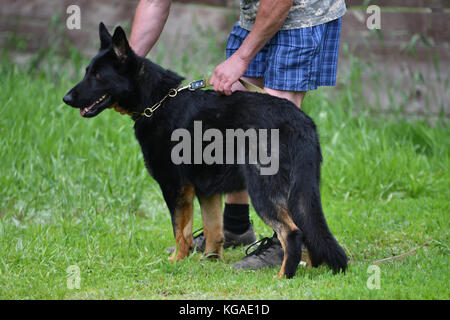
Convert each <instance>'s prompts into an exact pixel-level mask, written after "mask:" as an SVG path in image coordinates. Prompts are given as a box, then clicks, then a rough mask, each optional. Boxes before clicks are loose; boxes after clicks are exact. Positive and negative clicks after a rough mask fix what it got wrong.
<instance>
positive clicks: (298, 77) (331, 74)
mask: <svg viewBox="0 0 450 320" xmlns="http://www.w3.org/2000/svg"><path fill="white" fill-rule="evenodd" d="M340 32H341V18H338V19H336V20H333V21H330V22H327V23H324V24H321V25H318V26H313V27H309V28H300V29H292V30H280V31H278V33H276V34H275V35H274V36H273V37H272V39H270V40H269V41H268V42H267V44H266V45H265V46H264V48H262V49H261V51H260V52H259V53H258V54H257V55H256V56H255V58H253V60H252V61H251V63H250V65H249V67H248V69H247V71H246V73H245V74H244V76H246V77H257V78H264V86H265V87H267V88H271V89H276V90H286V91H308V90H314V89H317V87H318V86H334V85H336V71H337V62H338V52H339V37H340ZM248 34H249V31H247V30H245V29H243V28H241V27H240V26H239V22H237V23H236V24H235V25H234V28H233V31H232V32H231V34H230V36H229V37H228V41H227V49H226V54H227V58H228V57H229V56H231V55H232V54H233V53H234V52H235V51H236V50H237V49H238V48H239V47H240V46H241V44H242V42H243V41H244V39H245V37H246V36H247V35H248Z"/></svg>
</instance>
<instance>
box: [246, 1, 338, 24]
mask: <svg viewBox="0 0 450 320" xmlns="http://www.w3.org/2000/svg"><path fill="white" fill-rule="evenodd" d="M240 1H241V3H240V7H241V14H240V18H239V24H240V26H241V27H242V28H244V29H246V30H251V28H252V26H253V23H254V22H255V18H256V13H257V11H258V7H259V0H240ZM274 1H276V0H274ZM345 11H346V7H345V2H344V0H294V3H293V4H292V7H291V10H290V11H289V14H288V16H287V18H286V20H285V21H284V24H283V26H282V27H281V30H289V29H298V28H306V27H312V26H316V25H319V24H323V23H326V22H329V21H332V20H335V19H337V18H339V17H342V16H343V15H344V13H345Z"/></svg>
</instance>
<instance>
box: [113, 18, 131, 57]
mask: <svg viewBox="0 0 450 320" xmlns="http://www.w3.org/2000/svg"><path fill="white" fill-rule="evenodd" d="M112 47H113V50H114V53H115V54H116V56H117V58H118V59H119V60H121V61H122V60H125V59H126V58H127V56H128V54H129V53H130V51H131V49H130V45H129V44H128V40H127V36H126V35H125V31H123V29H122V27H120V26H118V27H117V28H116V29H115V30H114V34H113V36H112Z"/></svg>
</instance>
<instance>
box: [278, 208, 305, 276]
mask: <svg viewBox="0 0 450 320" xmlns="http://www.w3.org/2000/svg"><path fill="white" fill-rule="evenodd" d="M277 217H278V221H277V223H275V224H274V225H273V226H272V227H273V229H274V230H275V232H276V233H277V236H278V240H280V243H281V247H282V248H283V252H284V257H283V263H282V264H281V268H280V271H279V273H278V277H279V278H282V277H283V276H284V275H285V267H286V260H287V258H288V257H287V251H286V248H287V237H288V235H289V234H290V233H291V232H292V231H295V230H299V228H298V227H297V225H296V224H295V223H294V221H293V220H292V217H291V215H290V214H289V211H288V210H287V209H286V208H279V209H278V212H277Z"/></svg>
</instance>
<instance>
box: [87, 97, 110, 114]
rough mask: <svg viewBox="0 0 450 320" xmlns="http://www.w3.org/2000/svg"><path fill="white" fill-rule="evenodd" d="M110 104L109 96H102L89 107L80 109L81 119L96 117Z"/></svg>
mask: <svg viewBox="0 0 450 320" xmlns="http://www.w3.org/2000/svg"><path fill="white" fill-rule="evenodd" d="M111 104H112V102H111V96H110V95H108V94H104V95H103V96H101V97H100V98H98V99H97V100H96V101H95V102H93V103H92V104H90V105H89V106H87V107H83V108H80V114H81V116H82V117H85V118H91V117H94V116H96V115H98V114H99V113H100V112H102V111H103V110H105V109H106V108H108V107H109V106H110V105H111Z"/></svg>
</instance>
